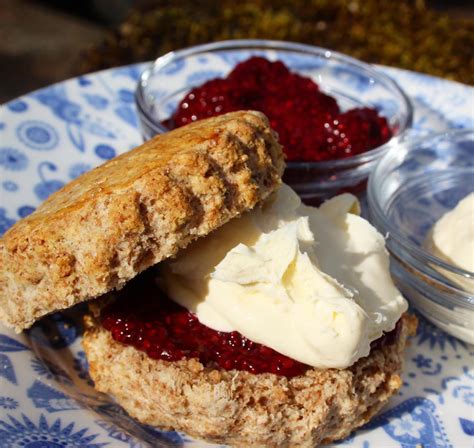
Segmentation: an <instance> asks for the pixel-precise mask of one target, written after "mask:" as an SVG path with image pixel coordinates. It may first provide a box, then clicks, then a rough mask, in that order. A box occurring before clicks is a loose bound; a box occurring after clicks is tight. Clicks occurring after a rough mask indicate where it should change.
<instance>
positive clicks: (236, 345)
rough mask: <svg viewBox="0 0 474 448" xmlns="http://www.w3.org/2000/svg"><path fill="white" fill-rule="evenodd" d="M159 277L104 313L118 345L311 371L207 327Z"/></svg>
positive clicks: (149, 276)
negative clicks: (175, 298)
mask: <svg viewBox="0 0 474 448" xmlns="http://www.w3.org/2000/svg"><path fill="white" fill-rule="evenodd" d="M151 272H152V271H151ZM154 275H156V273H153V272H152V273H149V272H147V273H145V274H142V275H140V276H139V277H137V278H136V279H135V280H132V281H131V282H129V283H128V284H127V285H126V286H125V288H124V289H122V290H121V291H120V292H118V293H117V300H116V301H115V302H113V303H112V304H110V305H108V306H107V307H105V308H104V309H103V310H102V312H101V316H100V319H101V323H102V326H103V327H104V328H105V329H107V330H109V331H110V332H111V334H112V337H113V338H114V339H115V340H116V341H118V342H121V343H123V344H127V345H132V346H134V347H135V348H137V349H138V350H141V351H143V352H146V353H147V355H148V356H149V357H150V358H153V359H162V360H164V361H177V360H180V359H183V358H196V359H199V361H200V362H201V363H202V364H203V365H205V366H207V367H218V368H222V369H225V370H232V369H236V370H246V371H248V372H251V373H256V374H257V373H264V372H270V373H274V374H276V375H282V376H286V377H289V378H291V377H294V376H297V375H301V374H303V373H304V372H305V371H306V370H307V369H308V368H310V367H309V366H307V365H305V364H302V363H300V362H298V361H295V360H293V359H291V358H288V357H287V356H284V355H281V354H280V353H277V352H276V351H275V350H272V349H271V348H268V347H265V346H264V345H261V344H257V343H255V342H252V341H250V340H249V339H247V338H245V337H244V336H242V335H241V334H240V333H238V332H236V331H233V332H231V333H226V332H221V331H215V330H212V329H210V328H208V327H206V326H204V325H202V324H201V323H200V322H199V321H198V319H197V318H196V316H195V315H194V314H193V313H190V312H189V311H187V310H186V309H185V308H183V307H181V306H179V305H177V304H176V303H174V302H172V301H171V300H170V299H168V298H167V297H166V296H165V295H164V294H163V293H162V292H160V290H159V289H158V288H157V286H156V284H155V281H154ZM399 330H400V325H399V324H397V327H396V328H395V329H394V330H393V331H391V332H390V333H387V334H385V335H384V336H383V337H381V338H379V339H377V340H376V341H374V342H373V343H372V345H371V348H372V349H379V348H382V347H384V346H386V345H391V344H394V343H395V342H396V340H397V338H398V334H399Z"/></svg>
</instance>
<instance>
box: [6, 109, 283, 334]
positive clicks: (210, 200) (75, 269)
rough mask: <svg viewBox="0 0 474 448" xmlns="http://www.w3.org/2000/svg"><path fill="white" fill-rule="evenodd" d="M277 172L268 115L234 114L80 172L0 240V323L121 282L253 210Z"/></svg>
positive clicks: (278, 155) (24, 319) (32, 316)
mask: <svg viewBox="0 0 474 448" xmlns="http://www.w3.org/2000/svg"><path fill="white" fill-rule="evenodd" d="M283 169H284V161H283V155H282V151H281V147H280V145H279V144H278V142H277V139H276V135H275V134H274V133H273V131H272V130H271V129H270V127H269V123H268V120H267V119H266V117H265V116H264V115H263V114H261V113H258V112H251V111H250V112H245V111H242V112H233V113H229V114H226V115H222V116H220V117H215V118H211V119H208V120H202V121H199V122H196V123H193V124H191V125H189V126H186V127H183V128H179V129H176V130H174V131H171V132H168V133H166V134H164V135H161V136H157V137H155V138H154V139H152V140H150V141H148V142H146V143H145V144H143V145H142V146H140V147H138V148H136V149H134V150H132V151H130V152H128V153H125V154H123V155H121V156H119V157H117V158H115V159H113V160H111V161H109V162H107V163H105V164H104V165H101V166H99V167H98V168H96V169H94V170H92V171H90V172H88V173H86V174H84V175H83V176H81V177H79V178H78V179H76V180H74V181H73V182H71V183H69V184H68V185H66V186H65V187H64V188H62V189H61V190H60V191H58V192H56V193H55V194H53V195H52V196H51V197H50V198H48V200H46V201H45V202H44V203H43V204H42V205H41V206H40V207H39V208H38V209H37V210H36V211H35V212H34V213H33V214H31V215H30V216H28V217H27V218H25V219H23V220H21V221H19V222H18V223H16V224H15V225H14V226H13V227H12V228H11V229H10V230H9V231H8V232H6V234H5V235H4V236H3V238H2V239H0V320H2V321H3V322H4V323H5V324H6V325H8V326H10V327H13V328H15V330H17V331H20V330H22V329H25V328H28V327H29V326H31V325H32V323H33V322H34V321H35V320H37V319H38V318H40V317H41V316H43V315H45V314H48V313H50V312H53V311H56V310H60V309H65V308H68V307H70V306H72V305H74V304H76V303H78V302H82V301H85V300H88V299H91V298H95V297H97V296H99V295H102V294H104V293H106V292H107V291H110V290H112V289H115V288H120V287H122V286H123V285H124V284H125V283H126V282H127V281H128V280H130V279H132V278H133V277H135V275H137V274H138V273H140V272H141V271H143V270H145V269H146V268H148V267H149V266H152V265H154V264H156V263H158V262H159V261H161V260H163V259H166V258H168V257H172V256H173V255H175V254H176V253H177V252H178V250H179V249H181V248H183V247H185V246H186V245H187V244H188V243H189V242H191V241H192V240H194V239H195V238H197V237H199V236H204V235H207V234H208V233H209V232H211V231H212V230H214V229H216V228H217V227H219V226H221V225H222V224H224V223H226V222H227V221H228V220H229V219H232V218H234V217H236V216H238V215H240V214H241V213H243V212H245V211H247V210H249V209H252V208H253V207H255V206H256V205H257V204H259V203H260V202H261V201H263V200H264V199H265V198H266V197H267V196H268V195H269V194H270V193H272V192H273V191H274V190H275V189H276V188H277V186H278V185H279V184H280V182H281V175H282V173H283Z"/></svg>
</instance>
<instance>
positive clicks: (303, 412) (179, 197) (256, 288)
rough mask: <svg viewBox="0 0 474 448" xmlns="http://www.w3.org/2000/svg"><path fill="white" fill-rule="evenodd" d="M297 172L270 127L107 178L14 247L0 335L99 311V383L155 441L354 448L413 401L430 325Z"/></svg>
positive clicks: (146, 157) (228, 119)
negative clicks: (407, 392) (355, 439)
mask: <svg viewBox="0 0 474 448" xmlns="http://www.w3.org/2000/svg"><path fill="white" fill-rule="evenodd" d="M283 169H284V161H283V155H282V151H281V147H280V145H279V143H278V141H277V136H276V135H275V133H274V132H273V131H272V130H271V129H270V127H269V123H268V121H267V119H266V118H265V116H263V115H262V114H260V113H257V112H234V113H229V114H226V115H223V116H220V117H217V118H212V119H208V120H202V121H200V122H196V123H194V124H191V125H189V126H186V127H182V128H179V129H177V130H175V131H171V132H169V133H167V134H165V135H162V136H158V137H156V138H154V139H153V140H151V141H149V142H147V143H145V144H144V145H142V146H141V147H139V148H136V149H135V150H133V151H130V152H129V153H126V154H124V155H122V156H120V157H118V158H116V159H113V160H111V161H109V162H108V163H106V164H104V165H102V166H101V167H98V168H96V169H95V170H93V171H91V172H89V173H87V174H85V175H83V176H81V177H79V178H78V179H76V180H75V181H74V182H72V183H71V184H69V185H67V186H66V187H65V188H63V189H62V190H60V191H58V192H57V193H56V194H54V195H53V196H51V197H50V198H49V199H48V200H47V201H46V202H45V203H44V204H43V205H42V206H41V207H39V208H38V209H37V211H36V212H35V213H33V214H32V215H30V216H29V217H27V218H25V219H24V220H22V221H20V222H18V223H17V224H16V225H15V226H14V227H13V228H12V229H10V230H9V231H8V232H7V233H6V234H5V235H4V237H3V239H1V240H0V319H1V320H2V321H4V322H5V323H6V324H7V325H9V326H12V327H14V328H15V329H16V330H17V331H20V330H22V329H24V328H27V327H29V326H30V325H31V324H32V323H33V322H34V321H35V320H37V319H38V318H40V317H41V316H43V315H45V314H47V313H50V312H53V311H56V310H60V309H64V308H67V307H70V306H72V305H74V304H76V303H78V302H82V301H86V300H89V304H90V313H89V315H87V316H86V317H85V325H86V331H85V333H84V339H83V345H84V350H85V352H86V356H87V358H88V361H89V365H90V374H91V377H92V379H93V380H94V382H95V386H96V388H97V389H98V390H99V391H102V392H106V393H110V394H112V395H113V396H114V397H115V398H116V399H117V400H118V402H119V403H120V404H121V405H122V406H123V407H124V408H125V409H126V410H127V411H128V412H129V413H130V415H131V416H133V417H135V418H137V419H138V420H139V421H141V422H143V423H147V424H151V425H156V426H160V427H163V428H173V429H177V430H183V431H185V432H187V433H188V434H190V435H193V436H195V437H198V438H202V439H205V440H208V441H213V442H218V443H226V444H227V443H228V444H232V445H237V446H282V447H283V446H314V445H317V444H320V443H327V442H330V441H333V440H339V439H341V438H344V437H345V436H347V435H348V434H349V433H350V432H351V431H353V430H354V429H355V428H357V427H359V426H360V425H362V424H364V423H365V422H367V421H368V420H369V419H370V418H371V416H373V415H374V414H375V413H376V412H377V411H378V409H380V407H381V406H383V404H384V403H385V402H386V401H387V400H388V399H389V398H390V396H392V395H393V394H394V393H395V392H396V391H397V390H398V389H399V387H400V386H401V383H402V382H401V379H400V374H401V370H402V364H403V351H404V348H405V345H406V341H407V337H408V336H409V335H410V334H413V332H414V331H415V327H416V322H415V320H414V319H413V318H411V317H409V316H408V315H407V314H406V310H407V303H406V301H405V300H404V299H403V297H402V296H401V295H400V293H399V291H398V290H397V289H396V288H395V286H394V285H393V282H392V280H391V278H390V274H389V270H388V254H387V252H386V251H385V247H384V239H383V237H382V236H381V235H379V234H378V233H377V231H376V230H375V229H374V228H373V227H372V226H371V225H370V224H369V223H368V222H367V221H365V220H364V219H363V218H361V217H360V216H359V207H358V202H357V199H356V198H355V197H353V196H351V195H342V196H338V197H336V198H333V199H332V200H330V201H328V202H326V203H324V204H323V205H322V206H320V207H319V208H314V207H307V206H305V205H304V204H302V203H301V200H300V199H299V198H298V196H297V195H296V193H295V192H293V191H292V190H291V188H290V187H288V186H286V185H284V184H282V182H281V175H282V173H283ZM143 271H146V272H143ZM92 299H95V300H92Z"/></svg>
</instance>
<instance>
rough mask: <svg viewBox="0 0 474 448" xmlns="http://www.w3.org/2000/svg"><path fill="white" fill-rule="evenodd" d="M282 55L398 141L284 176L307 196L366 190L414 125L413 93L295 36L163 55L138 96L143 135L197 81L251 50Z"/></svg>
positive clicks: (156, 130)
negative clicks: (371, 112) (368, 110)
mask: <svg viewBox="0 0 474 448" xmlns="http://www.w3.org/2000/svg"><path fill="white" fill-rule="evenodd" d="M255 55H259V56H264V57H266V58H267V59H269V60H280V61H282V62H283V63H285V64H286V65H287V66H288V67H289V68H290V70H291V71H294V72H297V73H299V74H301V75H304V76H307V77H310V78H312V79H313V80H314V81H315V82H317V83H318V84H319V86H320V87H321V90H323V91H324V92H326V93H328V94H330V95H331V96H333V97H335V98H336V100H337V102H338V104H339V106H340V108H341V109H342V110H347V109H350V108H354V107H365V106H367V107H372V108H375V109H377V110H378V111H379V112H380V114H381V115H383V116H384V117H385V118H386V119H387V121H388V123H389V125H390V127H391V129H392V132H393V134H394V135H393V137H392V139H391V140H390V141H389V142H387V143H385V144H384V145H382V146H380V147H378V148H375V149H372V150H370V151H368V152H366V153H363V154H360V155H356V156H352V157H348V158H346V159H340V160H331V161H324V162H289V163H288V165H287V169H286V172H285V177H284V180H285V182H286V183H288V184H289V185H291V186H292V187H293V188H294V189H295V190H296V191H297V192H298V193H299V194H300V196H301V197H303V199H308V200H312V199H315V200H316V201H318V200H322V199H327V198H329V197H331V196H333V195H335V194H336V193H339V192H341V191H356V192H357V191H358V190H365V185H366V181H367V178H368V175H369V173H370V171H371V169H372V168H373V166H374V164H375V162H376V161H377V159H378V158H379V157H380V156H381V155H382V154H383V153H384V152H385V151H386V150H387V149H388V148H389V147H390V146H391V145H393V144H394V143H397V142H398V141H399V140H400V138H401V137H402V135H403V134H404V133H405V131H406V130H407V129H408V128H409V127H410V126H411V123H412V106H411V104H410V101H409V100H408V98H407V96H406V95H405V94H404V93H403V91H402V90H401V89H400V88H399V87H398V85H397V84H396V83H395V82H394V81H393V80H392V79H391V78H389V77H388V76H386V75H385V74H383V73H380V72H379V71H378V70H376V69H375V68H374V67H372V66H371V65H368V64H364V63H362V62H360V61H357V60H355V59H352V58H350V57H348V56H344V55H342V54H339V53H336V52H333V51H330V50H326V49H324V48H318V47H314V46H311V45H303V44H297V43H290V42H280V41H269V40H230V41H223V42H217V43H212V44H206V45H199V46H195V47H191V48H187V49H184V50H180V51H176V52H171V53H168V54H166V55H164V56H162V57H160V58H158V59H157V60H156V61H155V62H154V63H153V64H152V65H151V66H150V67H149V68H147V69H146V70H145V71H144V72H143V74H142V75H141V77H140V80H139V82H138V86H137V89H136V94H135V100H136V105H137V110H138V115H139V120H140V126H141V132H142V135H143V137H144V138H145V139H149V138H151V137H152V136H154V135H155V134H160V133H164V132H167V131H168V129H167V128H166V127H165V126H164V125H163V124H162V122H163V121H164V120H166V119H168V118H169V117H170V116H171V115H172V114H173V113H174V111H175V110H176V108H177V105H178V104H179V102H180V100H181V99H182V98H183V97H184V96H185V94H186V93H187V92H188V91H189V90H191V89H192V88H193V87H196V86H198V85H201V84H202V83H204V82H205V81H208V80H210V79H213V78H216V77H221V78H222V77H225V76H227V74H228V73H229V72H230V71H231V70H232V69H233V68H234V66H235V65H236V64H237V63H239V62H241V61H243V60H245V59H248V58H249V57H250V56H255Z"/></svg>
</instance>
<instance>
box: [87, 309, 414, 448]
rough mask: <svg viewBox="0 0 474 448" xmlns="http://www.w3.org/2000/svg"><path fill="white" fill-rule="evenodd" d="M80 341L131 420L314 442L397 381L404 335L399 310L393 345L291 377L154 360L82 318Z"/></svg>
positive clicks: (353, 423)
mask: <svg viewBox="0 0 474 448" xmlns="http://www.w3.org/2000/svg"><path fill="white" fill-rule="evenodd" d="M86 322H87V326H88V329H87V330H86V332H85V334H84V339H83V345H84V350H85V352H86V355H87V359H88V361H89V370H90V374H91V377H92V379H93V380H94V382H95V387H96V389H97V390H99V391H101V392H105V393H109V394H111V395H113V396H114V397H115V399H116V400H117V401H118V403H119V404H120V405H121V406H123V407H124V408H125V410H126V411H127V412H128V413H129V414H130V415H131V416H133V417H135V418H136V419H137V420H139V421H140V422H142V423H146V424H149V425H153V426H160V427H163V428H168V429H171V428H172V429H175V430H180V431H184V432H186V433H187V434H189V435H191V436H193V437H197V438H202V439H205V440H207V441H211V442H215V443H223V444H229V445H233V446H243V447H248V446H252V447H259V446H262V447H268V446H272V447H290V446H298V447H305V446H307V447H313V446H316V445H319V444H325V443H329V442H332V441H335V440H340V439H343V438H344V437H347V436H348V435H349V434H350V433H351V432H352V431H353V430H354V429H356V428H357V427H359V426H361V425H363V424H365V423H366V422H368V421H369V420H370V418H371V417H372V416H373V415H374V414H376V413H377V412H378V411H379V409H380V408H381V407H382V406H383V405H384V404H385V403H386V401H387V400H388V399H389V398H390V397H391V396H392V395H393V394H395V393H396V392H397V391H398V389H399V388H400V387H401V384H402V381H401V379H400V373H401V370H402V364H403V352H404V349H405V345H406V341H407V337H408V336H409V335H410V334H414V332H415V330H416V318H414V317H411V316H408V315H404V316H403V317H402V321H401V328H400V332H399V337H398V339H397V341H396V342H395V343H394V344H393V345H386V346H384V347H382V348H378V349H374V350H372V352H371V354H370V355H369V356H368V357H366V358H363V359H360V360H359V361H358V362H357V363H356V364H354V365H353V366H352V367H350V368H348V369H344V370H340V369H324V370H323V369H311V370H309V371H307V372H306V373H305V375H301V376H297V377H294V378H292V379H287V378H285V377H281V376H276V375H273V374H259V375H254V374H251V373H249V372H244V371H224V370H213V369H210V368H205V367H203V365H202V364H201V363H200V362H198V361H197V360H194V359H191V360H182V361H178V362H166V361H161V360H153V359H151V358H149V357H148V356H147V355H146V354H145V353H143V352H141V351H138V350H136V349H135V348H133V347H131V346H125V345H122V344H120V343H118V342H116V341H115V340H114V339H112V337H111V335H110V333H109V332H108V331H107V330H105V329H103V328H102V327H101V326H100V325H97V323H96V321H95V319H94V318H92V317H88V319H87V321H86Z"/></svg>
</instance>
